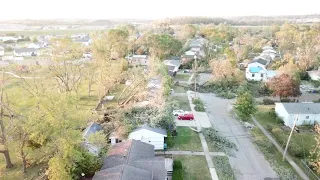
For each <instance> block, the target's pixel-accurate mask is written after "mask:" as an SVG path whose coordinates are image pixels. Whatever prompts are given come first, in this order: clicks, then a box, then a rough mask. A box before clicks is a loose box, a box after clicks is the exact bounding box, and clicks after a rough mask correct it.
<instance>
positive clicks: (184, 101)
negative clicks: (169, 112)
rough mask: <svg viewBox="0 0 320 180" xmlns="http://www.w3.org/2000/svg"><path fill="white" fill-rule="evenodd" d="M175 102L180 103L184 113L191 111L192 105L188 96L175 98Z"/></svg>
mask: <svg viewBox="0 0 320 180" xmlns="http://www.w3.org/2000/svg"><path fill="white" fill-rule="evenodd" d="M172 99H173V100H176V101H178V105H179V108H180V109H182V110H184V111H191V108H190V103H189V99H188V97H187V95H185V96H173V97H172Z"/></svg>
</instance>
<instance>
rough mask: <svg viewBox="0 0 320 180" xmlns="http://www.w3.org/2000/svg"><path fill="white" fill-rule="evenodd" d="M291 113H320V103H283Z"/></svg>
mask: <svg viewBox="0 0 320 180" xmlns="http://www.w3.org/2000/svg"><path fill="white" fill-rule="evenodd" d="M282 104H283V107H284V108H285V109H286V111H287V112H288V113H289V114H320V103H282Z"/></svg>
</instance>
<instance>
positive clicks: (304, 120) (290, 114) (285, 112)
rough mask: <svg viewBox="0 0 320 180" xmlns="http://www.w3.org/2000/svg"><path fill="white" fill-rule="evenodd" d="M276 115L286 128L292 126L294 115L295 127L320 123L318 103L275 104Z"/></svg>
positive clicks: (319, 105) (319, 104)
mask: <svg viewBox="0 0 320 180" xmlns="http://www.w3.org/2000/svg"><path fill="white" fill-rule="evenodd" d="M275 112H276V114H277V115H278V116H279V117H280V118H282V119H283V121H284V124H285V125H286V126H290V127H292V126H293V123H294V120H295V117H296V115H297V114H298V115H299V116H298V120H297V122H296V125H297V126H299V125H306V124H308V125H313V124H314V123H315V122H320V103H276V106H275Z"/></svg>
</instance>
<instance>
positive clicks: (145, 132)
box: [129, 125, 167, 150]
mask: <svg viewBox="0 0 320 180" xmlns="http://www.w3.org/2000/svg"><path fill="white" fill-rule="evenodd" d="M165 137H167V131H166V130H164V129H160V128H151V127H149V126H147V125H143V126H141V127H140V128H138V129H135V130H134V131H133V132H131V133H130V134H129V139H134V140H139V141H142V142H145V143H148V144H151V145H153V146H154V149H155V150H163V149H164V148H165Z"/></svg>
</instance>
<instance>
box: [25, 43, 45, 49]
mask: <svg viewBox="0 0 320 180" xmlns="http://www.w3.org/2000/svg"><path fill="white" fill-rule="evenodd" d="M27 48H33V49H40V48H43V45H42V43H40V42H36V43H30V44H28V46H27Z"/></svg>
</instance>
